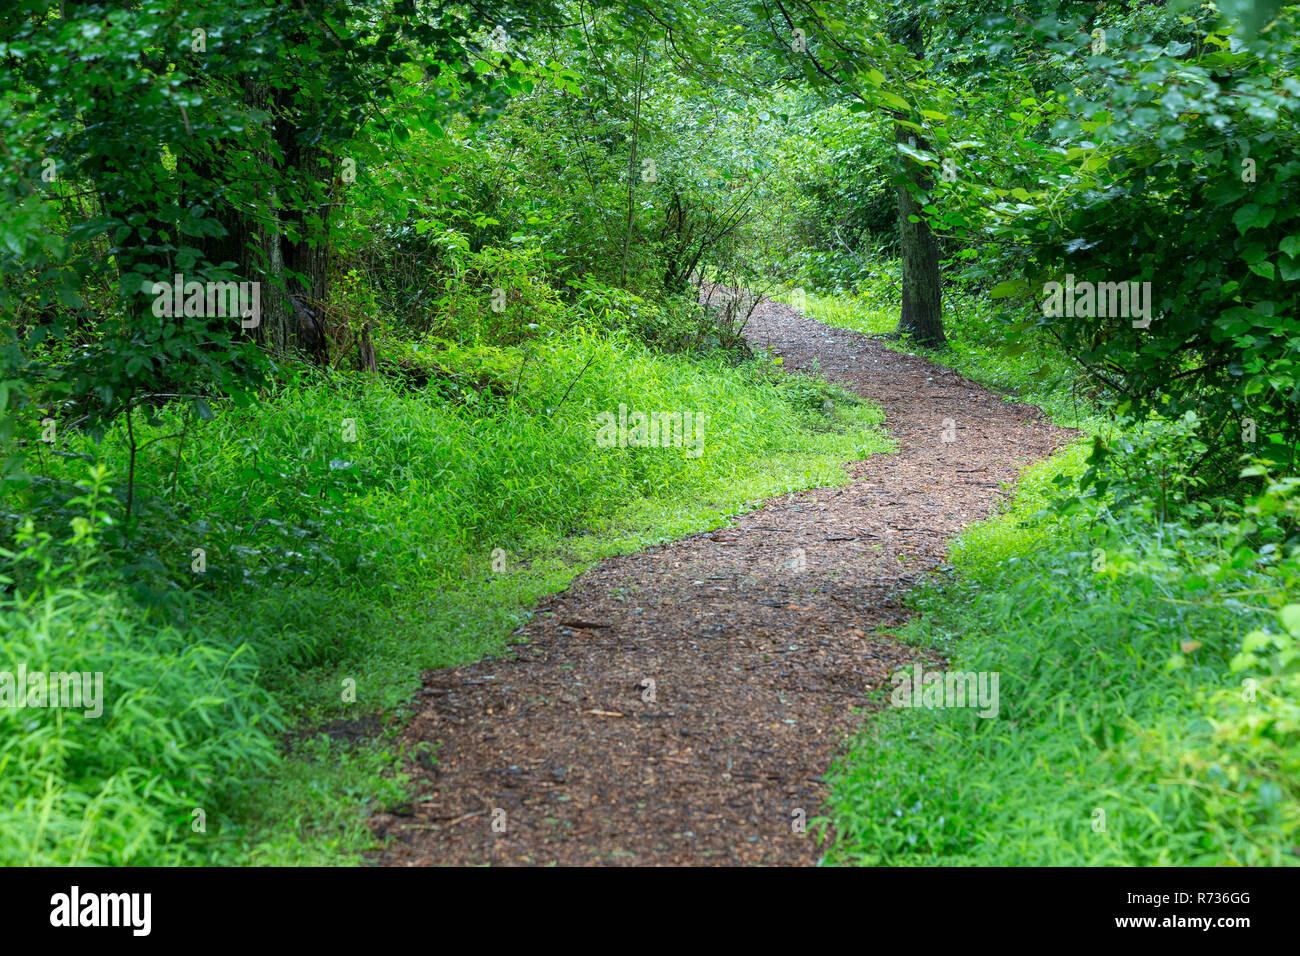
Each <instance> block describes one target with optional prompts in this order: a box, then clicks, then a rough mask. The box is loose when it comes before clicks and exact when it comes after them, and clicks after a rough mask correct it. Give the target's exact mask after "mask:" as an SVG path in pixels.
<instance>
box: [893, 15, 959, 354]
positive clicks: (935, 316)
mask: <svg viewBox="0 0 1300 956" xmlns="http://www.w3.org/2000/svg"><path fill="white" fill-rule="evenodd" d="M894 35H895V38H896V39H897V40H898V41H899V42H901V43H902V44H903V45H904V46H906V47H907V49H908V50H909V51H910V52H911V54H912V56H914V57H915V58H916V60H917V62H918V63H923V61H924V60H925V36H924V34H922V32H921V18H920V15H919V13H918V12H917V11H916V10H909V11H908V12H907V13H906V14H905V15H904V17H903V19H902V20H901V21H900V22H899V23H898V25H897V26H896V27H895V28H894ZM894 142H896V143H907V144H908V145H910V146H912V147H913V148H914V149H919V150H923V151H924V150H928V149H929V148H930V145H929V143H927V142H925V141H924V140H922V139H920V138H919V137H917V135H916V133H915V132H914V131H912V130H910V129H908V128H907V127H906V126H901V125H897V124H895V126H894ZM909 187H910V188H909ZM913 188H914V189H917V190H919V191H921V192H929V190H930V172H929V170H928V169H927V168H926V167H924V166H922V165H921V164H920V163H917V162H916V161H915V160H913V159H911V158H910V157H908V156H903V157H902V174H901V177H900V179H899V182H898V186H897V191H898V240H899V246H900V254H901V257H902V267H903V305H902V308H901V310H900V311H899V314H898V333H899V335H910V336H911V337H912V339H913V341H915V342H916V343H917V344H918V345H922V346H925V347H926V348H935V349H937V348H943V347H944V346H945V345H947V344H948V340H947V338H946V337H945V336H944V334H943V300H942V298H941V296H940V294H939V241H938V239H937V238H936V237H935V235H934V231H933V230H932V229H931V228H930V223H929V220H927V219H926V217H925V214H924V213H923V212H921V204H920V203H919V202H918V201H917V198H916V196H915V195H914V194H913V192H912V189H913ZM913 219H915V220H916V221H915V222H913V221H912V220H913Z"/></svg>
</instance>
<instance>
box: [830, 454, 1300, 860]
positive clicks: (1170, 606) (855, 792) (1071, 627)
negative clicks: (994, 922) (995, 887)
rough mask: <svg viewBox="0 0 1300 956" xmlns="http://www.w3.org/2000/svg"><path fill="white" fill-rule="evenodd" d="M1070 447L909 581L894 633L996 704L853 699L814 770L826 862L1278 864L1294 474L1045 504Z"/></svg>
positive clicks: (1294, 820) (1291, 646)
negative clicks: (1221, 501) (1111, 505)
mask: <svg viewBox="0 0 1300 956" xmlns="http://www.w3.org/2000/svg"><path fill="white" fill-rule="evenodd" d="M1085 451H1086V449H1085V448H1083V447H1081V446H1079V445H1075V446H1073V447H1072V448H1070V449H1068V450H1066V451H1064V452H1063V453H1061V454H1060V455H1058V456H1057V457H1056V458H1054V459H1052V460H1051V461H1048V462H1045V463H1042V464H1040V465H1038V466H1036V467H1034V468H1032V469H1030V470H1029V471H1028V472H1027V473H1026V474H1025V476H1024V478H1023V479H1022V481H1021V484H1020V488H1019V493H1018V496H1017V498H1016V499H1015V503H1014V506H1013V507H1012V508H1011V509H1010V510H1009V511H1008V512H1007V513H1005V514H1002V515H999V516H997V517H995V518H993V519H991V520H989V521H987V522H983V523H981V524H977V525H975V526H973V527H972V528H970V529H969V530H968V531H967V532H966V533H964V534H963V535H962V536H961V537H960V538H959V539H958V540H957V541H956V542H955V544H954V546H953V549H952V561H953V569H952V573H951V574H950V575H949V577H948V579H947V580H945V581H942V582H936V583H935V584H932V585H931V586H929V587H927V588H924V589H922V590H921V591H919V592H916V593H914V595H913V596H912V600H913V602H914V605H915V607H916V609H917V611H918V617H917V618H915V619H914V620H913V621H912V622H910V623H909V624H908V625H907V626H906V627H905V628H903V629H901V631H900V632H899V634H898V636H899V637H900V638H901V639H903V640H907V641H910V642H914V643H917V644H920V645H923V646H927V647H930V648H933V649H935V650H937V651H938V652H940V653H941V654H943V655H945V656H946V657H947V659H948V664H947V669H948V670H952V671H973V672H981V671H982V672H990V673H997V674H999V675H1000V681H999V683H1000V687H999V697H1000V707H999V713H998V715H997V716H996V717H995V718H980V717H978V716H976V711H975V710H974V709H966V708H950V709H942V708H935V709H929V710H927V709H923V708H921V709H909V708H893V707H886V708H885V710H884V711H883V712H881V713H879V714H877V715H873V716H871V717H869V718H868V719H867V723H866V724H865V727H864V730H863V731H862V732H861V733H860V734H859V735H858V736H857V737H856V738H855V739H854V741H853V742H852V743H851V745H850V748H849V750H848V752H847V753H846V755H845V756H844V757H843V758H842V759H841V760H840V761H839V762H838V764H837V766H836V767H835V768H834V769H833V770H832V772H831V774H830V781H831V786H832V795H831V801H830V805H831V809H832V812H831V815H830V818H829V819H827V820H825V821H823V826H829V833H830V834H831V840H830V842H829V843H828V852H827V860H828V862H830V863H834V864H868V865H870V864H883V865H1003V866H1009V865H1025V866H1035V865H1038V866H1042V865H1089V866H1092V865H1132V866H1139V865H1279V864H1296V863H1297V862H1300V858H1298V857H1297V852H1298V851H1297V844H1300V719H1298V718H1300V707H1298V706H1297V704H1296V702H1295V701H1296V693H1295V692H1296V690H1298V689H1300V678H1298V677H1297V674H1296V672H1295V671H1296V668H1295V661H1296V658H1297V650H1296V648H1297V638H1300V606H1295V605H1290V607H1289V609H1288V608H1287V602H1288V601H1289V600H1293V599H1294V595H1295V594H1296V593H1300V589H1298V587H1297V586H1298V585H1300V556H1297V554H1296V551H1295V548H1294V543H1292V545H1291V547H1290V548H1289V549H1288V548H1287V547H1286V546H1284V545H1283V544H1282V542H1283V541H1284V539H1285V538H1286V536H1287V534H1288V532H1287V531H1286V527H1287V522H1288V521H1294V517H1295V514H1296V512H1297V510H1298V509H1297V507H1296V504H1297V502H1296V501H1295V498H1294V494H1293V492H1294V487H1293V486H1286V485H1279V486H1276V487H1275V488H1274V491H1273V493H1271V494H1266V495H1265V496H1264V497H1263V498H1261V499H1260V501H1261V503H1260V504H1259V505H1258V506H1257V507H1256V512H1255V514H1254V515H1253V516H1252V515H1251V514H1250V512H1249V511H1248V512H1247V515H1246V517H1247V521H1245V522H1241V523H1236V524H1229V523H1218V524H1209V523H1203V524H1201V525H1199V526H1197V527H1188V526H1185V525H1181V524H1174V523H1162V522H1159V521H1156V520H1154V519H1153V518H1152V517H1151V515H1150V513H1149V510H1148V511H1142V510H1138V511H1134V512H1131V513H1120V514H1112V513H1111V512H1110V511H1109V510H1108V509H1107V508H1105V507H1104V506H1101V505H1100V504H1098V503H1097V502H1095V501H1092V502H1086V503H1085V506H1084V507H1083V508H1082V509H1081V510H1080V509H1078V508H1076V509H1075V510H1074V512H1073V513H1070V511H1069V510H1068V509H1067V510H1066V511H1064V512H1062V511H1061V510H1059V509H1055V508H1049V507H1048V505H1049V503H1050V502H1051V501H1052V500H1053V499H1054V498H1055V497H1056V496H1057V495H1059V494H1060V493H1061V491H1060V488H1059V487H1058V485H1057V484H1056V483H1055V482H1054V480H1053V479H1055V478H1057V477H1058V476H1062V477H1073V476H1077V475H1078V474H1079V473H1080V472H1081V471H1082V470H1083V468H1084V456H1085ZM1285 515H1289V516H1290V517H1289V519H1285V520H1280V521H1279V520H1278V518H1279V516H1285ZM1252 649H1253V650H1252ZM1248 681H1253V682H1254V683H1253V684H1249V683H1247V682H1248ZM885 699H886V700H887V695H885ZM823 832H826V831H823Z"/></svg>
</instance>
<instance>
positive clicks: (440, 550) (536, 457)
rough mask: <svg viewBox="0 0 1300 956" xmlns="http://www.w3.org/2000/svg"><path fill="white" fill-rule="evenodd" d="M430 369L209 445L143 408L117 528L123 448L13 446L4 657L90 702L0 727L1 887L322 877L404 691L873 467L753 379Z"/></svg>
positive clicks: (281, 393) (719, 362) (578, 369)
mask: <svg viewBox="0 0 1300 956" xmlns="http://www.w3.org/2000/svg"><path fill="white" fill-rule="evenodd" d="M431 350H432V351H433V352H436V353H437V354H436V355H430V359H429V362H430V368H433V367H434V366H436V365H441V366H442V367H444V368H454V369H456V375H454V376H451V377H445V376H444V377H442V378H436V379H435V381H434V382H433V383H431V384H430V385H429V386H427V387H423V388H407V387H402V386H401V385H399V384H396V383H393V382H390V381H385V380H381V379H375V378H373V377H370V378H361V377H357V376H340V375H335V376H322V375H319V374H307V375H304V376H302V377H300V378H299V379H298V380H297V381H296V383H294V384H285V385H282V386H280V387H279V388H278V389H277V390H276V391H274V392H272V393H270V394H268V395H266V396H264V397H263V399H262V400H261V401H258V402H255V403H251V404H247V405H244V406H242V407H239V406H234V405H225V406H223V407H220V408H217V409H216V411H215V415H214V417H213V418H212V420H210V421H198V420H186V419H184V418H183V417H182V416H181V412H180V411H179V410H178V409H177V408H175V407H174V406H167V407H163V408H161V409H159V410H157V412H156V419H155V420H154V421H152V422H151V421H148V420H146V419H147V416H146V415H145V413H144V412H143V411H141V412H140V413H138V414H137V417H136V421H135V433H136V439H137V443H138V446H139V449H140V450H139V454H138V456H137V461H136V484H137V492H136V500H137V508H138V513H137V516H136V518H135V519H134V520H133V521H132V522H131V523H130V525H129V527H128V524H127V523H126V522H125V521H124V520H123V503H124V498H125V489H124V476H125V475H126V473H127V466H128V449H127V441H126V431H125V428H124V427H123V425H122V423H120V422H119V423H118V425H117V427H115V428H114V429H113V430H112V431H111V432H110V433H109V434H108V435H107V436H106V437H105V439H104V440H103V442H102V443H101V444H99V445H95V444H93V443H91V441H90V440H89V439H88V438H86V437H85V436H82V435H79V434H77V433H76V432H73V431H70V430H66V429H65V430H63V432H62V437H61V442H60V443H59V444H58V445H56V446H54V447H52V448H50V447H47V446H43V445H40V444H36V443H34V447H35V448H36V449H37V452H36V453H35V454H33V455H31V456H29V460H28V468H29V470H30V471H31V473H32V474H33V483H32V484H31V485H30V486H29V487H28V488H26V489H25V490H24V491H23V492H21V493H20V495H19V498H18V500H16V501H13V502H6V503H5V505H4V508H3V509H0V542H9V546H10V548H11V551H12V552H13V558H12V561H11V563H12V571H11V573H10V575H9V578H10V581H11V586H10V587H9V588H8V590H6V591H5V592H0V618H3V624H4V633H5V634H6V644H5V658H6V660H14V661H21V660H27V661H28V662H29V663H30V665H31V666H32V667H35V666H37V664H38V663H40V664H44V662H49V664H48V666H49V668H50V669H64V670H66V669H70V668H71V667H72V666H73V665H75V666H77V667H79V668H83V667H84V668H85V669H88V670H98V671H103V672H104V681H105V695H106V698H108V700H109V703H108V705H107V706H106V708H105V715H104V717H103V718H102V719H99V720H90V719H85V718H83V717H81V716H80V715H78V714H72V713H69V712H67V711H59V710H42V711H36V710H26V711H19V710H8V709H6V710H0V740H3V741H4V744H3V745H2V746H3V749H0V766H2V768H3V773H0V805H2V806H3V807H4V808H5V810H4V811H3V812H4V818H3V824H4V826H3V832H4V837H3V839H0V862H5V863H10V862H43V863H52V864H58V863H67V862H79V863H89V864H169V863H179V862H186V863H192V862H220V863H231V862H235V863H238V862H258V863H269V864H282V863H338V862H342V861H343V860H344V859H345V858H346V854H347V853H349V852H351V851H355V850H358V849H362V848H365V847H367V846H369V845H370V835H369V832H368V831H367V830H366V829H365V827H364V819H365V816H366V814H367V813H368V812H369V810H370V809H371V808H373V807H375V806H387V805H390V804H391V803H392V802H400V797H401V794H402V793H403V791H404V788H405V785H406V783H405V781H404V780H403V779H402V776H401V773H400V767H401V765H402V763H403V761H404V760H405V759H406V758H407V757H409V756H410V755H408V754H404V753H402V752H400V750H398V749H397V744H396V731H397V729H398V727H399V726H400V722H401V719H402V716H403V713H404V708H403V704H404V703H405V702H406V701H407V700H408V699H409V698H410V696H411V694H412V692H413V691H414V690H415V689H416V688H417V687H418V684H419V674H420V672H421V671H422V670H423V669H425V668H429V667H443V666H449V665H454V664H459V663H464V662H467V661H471V660H475V659H478V658H481V657H483V656H485V655H491V654H494V653H498V652H501V651H502V650H503V649H504V648H505V647H506V644H507V641H508V638H509V634H510V632H511V631H512V630H513V629H514V628H516V627H517V626H518V625H519V624H521V623H522V622H523V621H524V620H526V618H527V614H528V610H529V608H530V607H531V606H532V605H533V604H534V603H535V602H536V601H537V599H538V598H539V597H541V596H542V595H544V594H547V593H550V592H554V591H557V590H560V589H562V588H563V587H564V586H566V585H567V583H568V582H569V581H570V580H571V579H572V577H573V576H574V575H575V574H576V573H578V572H579V571H580V570H582V569H583V568H585V567H587V566H589V565H590V564H591V563H592V562H594V561H596V560H598V559H599V558H601V557H603V556H605V555H609V554H614V553H619V552H624V551H630V550H634V549H638V548H642V547H645V546H647V545H649V544H652V543H656V542H659V541H663V540H667V539H670V538H674V537H678V536H681V535H683V534H686V533H690V532H694V531H699V530H703V529H706V528H710V527H716V526H718V525H720V524H722V523H725V521H726V520H727V516H728V515H733V514H736V513H737V512H739V511H742V510H744V509H745V508H747V507H749V506H750V505H751V504H752V503H754V502H755V501H756V500H758V499H761V498H764V497H768V496H772V495H778V494H783V493H786V492H789V491H792V490H796V489H801V488H806V487H814V486H821V485H831V484H841V483H843V482H844V481H845V480H847V479H846V475H845V472H844V469H843V468H842V467H841V465H842V463H843V462H846V461H849V460H854V459H859V458H862V457H865V456H867V455H870V454H873V453H875V452H877V451H881V450H884V449H885V448H887V447H888V442H887V440H886V439H885V438H884V436H883V435H882V434H881V432H880V430H879V428H878V424H879V422H880V420H881V416H880V414H879V412H878V411H877V410H876V409H874V408H871V407H868V406H867V405H864V404H862V403H861V402H859V401H857V400H856V399H854V398H853V397H852V396H850V395H848V394H847V393H845V392H843V391H841V390H838V389H835V388H832V387H829V386H826V385H825V384H823V383H819V382H817V381H815V380H812V379H809V378H792V377H787V376H784V375H782V374H780V373H779V371H778V370H777V369H776V367H775V366H772V365H770V364H756V363H748V364H743V365H740V366H735V365H733V364H731V363H730V362H729V361H728V360H727V359H726V358H725V357H723V356H713V357H703V358H696V359H687V358H684V357H680V356H677V357H673V356H665V355H662V354H659V353H657V352H655V351H653V350H652V349H650V348H648V347H646V346H645V345H642V344H640V343H639V342H638V341H637V340H635V339H633V338H631V337H630V336H627V335H625V334H621V333H618V332H614V333H600V334H596V333H588V332H583V331H581V330H572V331H567V332H555V333H554V334H549V335H546V336H544V337H542V338H535V339H533V340H531V341H529V342H527V343H523V344H520V345H518V346H515V347H512V348H510V349H496V350H491V349H486V350H485V349H478V350H477V351H476V350H473V349H471V350H468V351H467V350H465V349H458V348H451V347H448V346H437V345H430V344H428V343H425V344H424V345H421V346H420V347H419V348H418V349H413V350H412V352H413V353H419V352H423V353H429V352H430V351H431ZM476 356H479V357H476ZM484 356H485V357H486V358H487V359H489V361H484V360H482V357H484ZM828 400H829V401H831V402H832V403H833V410H832V411H831V412H829V413H827V412H826V411H825V410H824V408H823V406H824V403H825V402H827V401H828ZM620 402H623V403H626V404H627V405H629V406H630V407H632V408H636V409H642V410H645V411H681V410H691V411H695V412H703V413H705V414H707V415H708V420H707V422H706V424H705V428H704V443H703V453H702V454H701V455H700V456H699V457H692V456H690V455H689V454H687V452H686V450H685V449H678V448H601V447H598V446H597V444H596V442H595V422H594V419H595V416H596V415H597V414H599V413H600V412H602V411H616V410H617V407H618V405H619V403H620ZM34 427H35V426H33V428H34ZM182 432H183V433H184V439H183V441H182V439H181V438H180V435H181V433H182ZM34 435H35V432H33V434H32V435H28V436H26V437H28V438H33V437H34ZM353 439H354V440H353ZM178 452H179V454H178ZM78 456H84V457H85V458H90V459H93V460H94V462H95V464H94V465H90V464H88V463H87V462H86V461H85V460H84V458H83V457H78ZM92 469H93V476H92ZM173 482H174V485H175V488H176V491H175V494H174V495H173V494H172V491H171V489H172V486H173ZM23 516H30V517H32V518H34V520H33V522H32V524H31V527H30V529H29V531H28V532H27V533H26V536H25V537H22V536H21V535H20V534H19V531H18V529H19V527H20V526H21V524H22V522H23ZM42 535H45V536H48V540H43V541H42V540H41V536H42ZM19 537H22V542H21V543H20V542H19ZM195 549H202V550H203V552H204V554H203V560H204V561H205V563H206V566H205V568H204V570H203V571H202V573H196V572H194V571H193V570H192V566H193V565H192V562H194V561H196V560H197V556H196V554H195ZM353 693H354V694H355V699H354V700H353V699H348V698H349V695H351V694H353ZM356 727H360V728H362V729H364V731H365V732H364V733H363V734H361V735H360V739H355V738H356V737H357V735H356V734H354V733H352V732H350V731H349V732H347V733H338V731H339V730H340V729H341V728H342V729H345V730H346V729H348V728H356ZM330 730H333V731H335V732H334V733H333V734H332V735H331V734H329V733H326V732H325V731H330ZM290 731H292V733H290ZM195 810H201V811H202V815H201V816H202V822H203V827H202V829H199V828H198V824H197V823H196V821H197V820H198V819H199V817H198V815H196V814H195V813H194V811H195Z"/></svg>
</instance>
